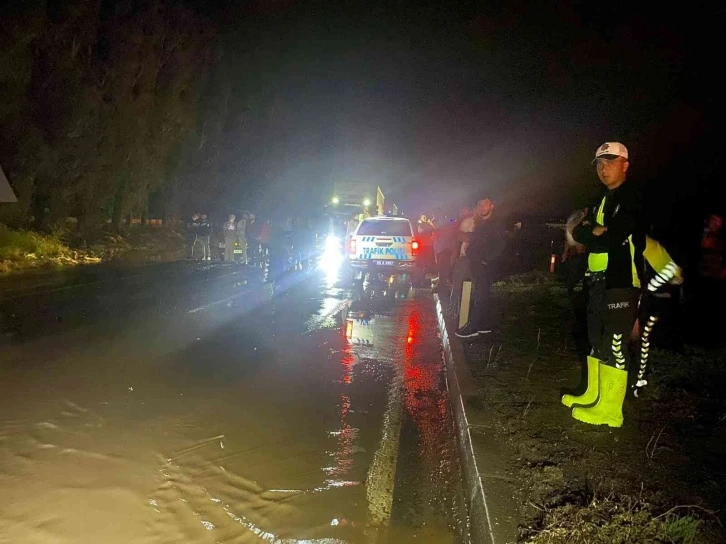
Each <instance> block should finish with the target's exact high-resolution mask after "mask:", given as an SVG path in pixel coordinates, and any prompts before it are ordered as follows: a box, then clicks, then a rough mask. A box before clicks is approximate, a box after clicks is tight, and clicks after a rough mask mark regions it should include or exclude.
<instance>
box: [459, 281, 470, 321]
mask: <svg viewBox="0 0 726 544" xmlns="http://www.w3.org/2000/svg"><path fill="white" fill-rule="evenodd" d="M471 285H472V283H471V282H470V281H465V282H464V283H463V285H462V288H461V305H460V306H459V328H461V327H463V326H464V325H466V324H467V323H468V322H469V309H470V308H471Z"/></svg>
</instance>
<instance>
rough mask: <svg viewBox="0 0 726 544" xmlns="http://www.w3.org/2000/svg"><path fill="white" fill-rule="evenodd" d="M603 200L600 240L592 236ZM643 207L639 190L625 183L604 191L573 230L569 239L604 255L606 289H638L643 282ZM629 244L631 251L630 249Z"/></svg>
mask: <svg viewBox="0 0 726 544" xmlns="http://www.w3.org/2000/svg"><path fill="white" fill-rule="evenodd" d="M603 198H605V199H606V200H605V208H604V210H603V212H604V213H603V215H604V221H603V223H604V225H603V226H605V227H607V228H608V230H607V231H606V232H604V233H603V234H601V235H600V236H595V235H594V234H593V233H592V230H593V228H594V227H595V226H596V225H597V213H598V210H599V208H600V204H601V203H602V200H603ZM641 215H642V207H641V200H640V193H639V191H638V187H637V186H636V185H635V184H634V183H633V182H632V181H626V182H625V183H623V184H622V185H621V186H620V187H618V188H617V189H614V190H612V191H610V190H608V189H605V190H603V191H602V192H601V193H600V195H599V196H598V198H597V200H595V201H594V202H593V204H592V206H590V208H589V210H588V214H587V216H586V217H585V219H584V220H583V221H582V223H580V225H578V226H577V227H575V229H574V230H573V232H572V237H573V238H574V239H575V241H577V242H579V243H581V244H583V245H585V246H586V247H587V249H588V250H589V251H590V252H592V253H607V255H608V265H607V269H606V270H605V279H606V282H607V287H608V289H617V288H623V287H640V285H641V282H642V280H643V271H644V266H645V263H644V260H643V251H644V250H645V230H644V229H643V227H642V224H641V221H642V218H641ZM631 242H632V247H631Z"/></svg>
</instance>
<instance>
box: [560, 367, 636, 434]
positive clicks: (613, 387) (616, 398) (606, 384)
mask: <svg viewBox="0 0 726 544" xmlns="http://www.w3.org/2000/svg"><path fill="white" fill-rule="evenodd" d="M627 389H628V372H627V371H626V370H618V369H617V368H613V367H611V366H607V365H606V364H604V363H601V364H600V397H599V398H598V399H597V402H596V403H595V404H593V405H592V406H589V407H583V406H577V407H575V408H573V409H572V417H574V418H575V419H576V420H578V421H582V422H583V423H589V424H590V425H607V426H609V427H622V426H623V401H624V400H625V392H626V390H627Z"/></svg>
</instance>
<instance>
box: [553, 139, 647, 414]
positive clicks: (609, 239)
mask: <svg viewBox="0 0 726 544" xmlns="http://www.w3.org/2000/svg"><path fill="white" fill-rule="evenodd" d="M593 162H594V163H596V165H597V175H598V177H599V178H600V181H601V182H602V184H603V185H604V189H603V191H602V193H601V194H600V195H599V197H598V199H597V201H596V202H595V204H594V206H592V207H591V208H590V209H589V210H588V215H587V216H586V217H585V218H584V219H583V221H582V222H581V223H580V224H579V225H578V226H577V227H575V228H574V229H573V232H572V237H573V238H574V240H575V241H576V242H578V243H580V244H583V245H584V246H586V247H587V248H588V249H589V251H590V254H589V256H588V272H587V273H588V277H589V300H588V309H587V320H588V338H589V341H590V345H591V347H592V352H591V355H590V356H589V357H588V361H587V368H588V377H587V390H586V391H585V393H584V394H583V395H579V396H573V395H565V396H563V397H562V403H563V404H564V405H565V406H568V407H571V406H572V407H573V410H572V417H574V418H575V419H577V420H579V421H583V422H585V423H590V424H593V425H609V426H610V427H620V426H621V425H622V424H623V411H622V407H623V401H624V399H625V394H626V391H627V386H628V365H629V363H630V352H629V346H628V344H629V341H630V336H631V332H632V331H633V326H634V324H635V321H636V319H637V315H638V298H639V294H640V291H639V290H640V275H641V271H642V270H643V269H644V260H643V252H644V251H645V234H644V233H642V234H638V232H637V231H638V228H637V222H638V217H639V212H640V203H639V197H638V194H637V191H636V187H635V186H633V184H631V183H628V182H627V172H628V168H629V167H630V162H629V161H628V150H627V148H626V147H625V146H624V145H623V144H621V143H618V142H607V143H604V144H602V145H601V146H600V147H599V148H598V149H597V151H596V153H595V159H594V161H593Z"/></svg>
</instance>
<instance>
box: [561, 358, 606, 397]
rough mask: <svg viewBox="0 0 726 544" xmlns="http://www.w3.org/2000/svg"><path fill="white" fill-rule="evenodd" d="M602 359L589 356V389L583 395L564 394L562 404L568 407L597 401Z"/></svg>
mask: <svg viewBox="0 0 726 544" xmlns="http://www.w3.org/2000/svg"><path fill="white" fill-rule="evenodd" d="M599 375H600V359H596V358H595V357H592V356H590V355H588V357H587V390H586V391H585V392H584V393H583V394H582V395H577V396H575V395H562V404H564V405H565V406H567V407H568V408H572V407H573V406H589V405H590V404H595V402H596V401H597V394H598V391H599V387H598V386H599V381H600V380H599Z"/></svg>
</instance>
